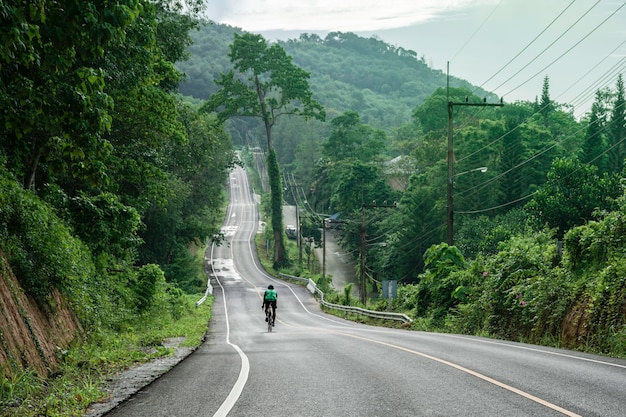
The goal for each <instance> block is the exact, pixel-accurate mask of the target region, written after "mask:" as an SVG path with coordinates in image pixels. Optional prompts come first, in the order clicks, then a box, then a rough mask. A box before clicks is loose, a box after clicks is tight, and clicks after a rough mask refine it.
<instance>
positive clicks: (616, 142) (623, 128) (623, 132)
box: [608, 74, 626, 173]
mask: <svg viewBox="0 0 626 417" xmlns="http://www.w3.org/2000/svg"><path fill="white" fill-rule="evenodd" d="M608 127H609V152H608V155H609V172H614V173H617V172H621V170H622V167H623V166H624V157H626V144H625V143H624V139H626V100H625V99H624V79H623V78H622V75H621V74H620V75H619V76H618V77H617V91H616V95H615V101H614V103H613V111H612V112H611V120H610V121H609V126H608Z"/></svg>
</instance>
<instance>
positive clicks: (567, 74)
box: [206, 0, 626, 118]
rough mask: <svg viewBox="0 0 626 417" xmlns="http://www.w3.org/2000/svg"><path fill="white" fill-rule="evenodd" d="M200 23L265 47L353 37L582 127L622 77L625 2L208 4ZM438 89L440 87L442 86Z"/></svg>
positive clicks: (226, 0)
mask: <svg viewBox="0 0 626 417" xmlns="http://www.w3.org/2000/svg"><path fill="white" fill-rule="evenodd" d="M207 3H208V7H207V11H206V17H207V18H208V19H211V20H213V21H215V22H219V23H225V24H228V25H231V26H234V27H238V28H241V29H243V30H245V31H247V32H252V33H258V34H261V35H263V36H264V37H265V38H266V39H268V40H277V39H280V40H287V39H294V38H298V37H299V35H300V34H301V33H316V34H318V35H320V36H321V37H324V36H326V34H328V33H329V32H337V31H338V32H354V33H356V34H358V35H360V36H363V37H370V36H375V37H377V38H379V39H381V40H383V41H385V42H387V43H389V44H391V45H395V46H398V47H402V48H404V49H410V50H413V51H415V52H416V53H417V55H418V56H419V57H423V58H424V59H425V61H426V63H427V64H428V65H429V66H430V67H431V68H434V69H440V70H442V71H443V72H444V73H445V72H447V71H448V67H449V72H450V74H451V75H453V76H455V77H459V78H463V79H465V80H467V81H469V82H470V83H471V84H473V85H477V86H480V87H482V88H484V89H485V90H487V91H491V92H493V93H495V94H497V95H498V96H500V97H503V99H504V102H505V103H506V102H515V101H517V100H531V101H532V100H535V98H536V97H540V96H541V92H542V87H543V82H544V78H545V77H546V76H547V77H549V87H550V89H549V92H550V97H551V98H552V100H554V101H556V102H558V103H565V104H569V105H571V106H572V108H573V111H574V114H575V116H576V117H578V118H580V117H581V116H583V115H584V114H585V113H587V112H588V111H589V109H590V108H591V104H592V103H593V100H594V95H595V92H596V90H598V89H600V88H605V87H609V88H611V89H613V90H615V86H616V80H617V76H618V74H620V73H621V74H622V76H624V75H626V1H623V0H377V1H372V0H333V1H331V0H299V1H296V2H294V1H293V0H207ZM442 87H443V86H442Z"/></svg>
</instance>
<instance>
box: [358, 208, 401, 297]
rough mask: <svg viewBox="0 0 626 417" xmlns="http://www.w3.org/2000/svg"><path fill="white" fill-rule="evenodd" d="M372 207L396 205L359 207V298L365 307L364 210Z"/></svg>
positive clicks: (365, 235) (365, 241)
mask: <svg viewBox="0 0 626 417" xmlns="http://www.w3.org/2000/svg"><path fill="white" fill-rule="evenodd" d="M374 207H385V208H396V207H397V206H396V204H376V203H374V204H362V205H361V227H360V239H359V241H360V243H359V253H360V257H361V263H360V270H361V273H360V274H359V295H360V297H361V304H363V306H365V303H366V301H367V285H366V280H365V247H366V243H367V233H366V232H365V209H366V208H374Z"/></svg>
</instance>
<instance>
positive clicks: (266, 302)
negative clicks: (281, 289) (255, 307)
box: [261, 285, 278, 326]
mask: <svg viewBox="0 0 626 417" xmlns="http://www.w3.org/2000/svg"><path fill="white" fill-rule="evenodd" d="M276 298H278V294H277V293H276V290H275V289H274V286H273V285H270V286H269V287H267V290H265V294H263V305H262V306H261V309H262V310H265V309H266V308H270V307H272V326H273V325H274V323H276ZM265 321H267V317H265Z"/></svg>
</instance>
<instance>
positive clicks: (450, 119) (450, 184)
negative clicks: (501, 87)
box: [446, 62, 504, 246]
mask: <svg viewBox="0 0 626 417" xmlns="http://www.w3.org/2000/svg"><path fill="white" fill-rule="evenodd" d="M447 69H448V76H447V86H446V88H447V92H448V155H447V160H448V199H447V201H448V204H447V206H448V216H447V224H448V245H450V246H452V245H454V200H453V195H454V162H455V161H454V139H453V134H452V131H453V114H454V106H480V107H502V106H504V103H503V102H502V98H500V102H499V103H487V102H486V100H487V99H484V100H483V102H482V103H470V102H469V101H468V100H469V99H468V98H467V97H466V98H465V101H464V102H460V103H454V102H452V101H450V63H449V62H448V68H447Z"/></svg>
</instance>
